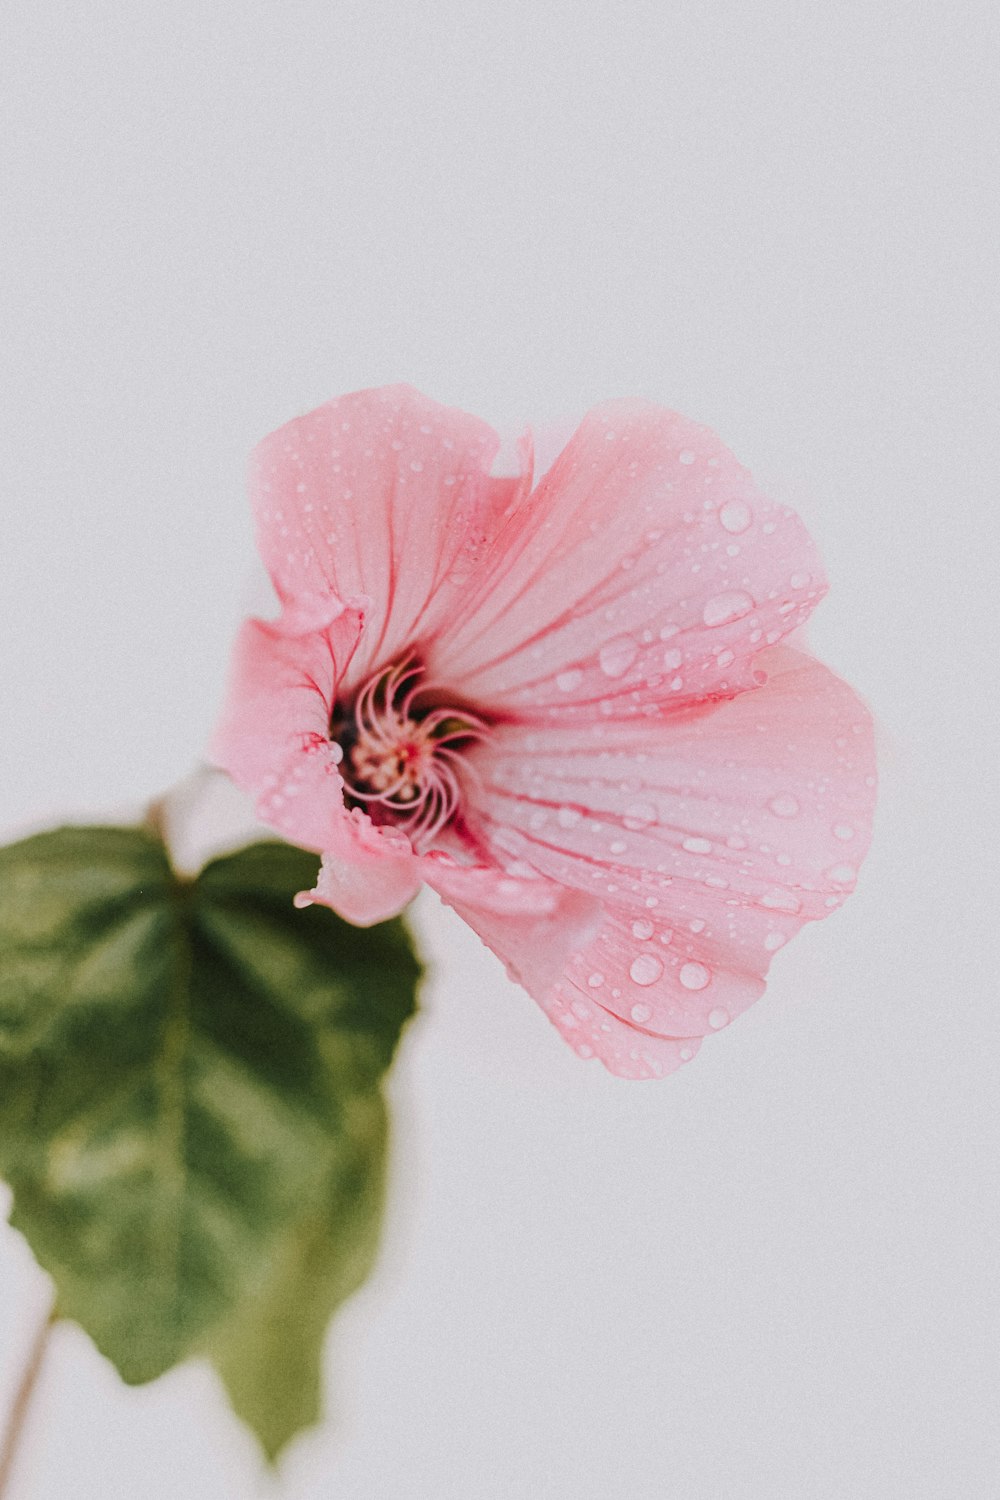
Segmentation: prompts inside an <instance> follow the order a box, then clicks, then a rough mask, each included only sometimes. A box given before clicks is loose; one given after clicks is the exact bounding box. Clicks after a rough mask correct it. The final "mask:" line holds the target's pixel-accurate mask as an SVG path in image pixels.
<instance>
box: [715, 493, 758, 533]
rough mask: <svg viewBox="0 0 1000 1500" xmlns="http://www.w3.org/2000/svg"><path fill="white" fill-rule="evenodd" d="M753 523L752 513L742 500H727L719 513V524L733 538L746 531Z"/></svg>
mask: <svg viewBox="0 0 1000 1500" xmlns="http://www.w3.org/2000/svg"><path fill="white" fill-rule="evenodd" d="M752 521H753V511H752V510H751V509H750V507H749V505H747V504H746V502H745V501H743V500H727V501H726V503H725V505H724V506H722V508H721V510H720V511H719V522H720V524H721V525H722V526H723V527H724V528H725V530H726V531H729V532H732V534H733V536H739V534H740V532H741V531H746V530H747V528H748V527H749V525H750V523H751V522H752Z"/></svg>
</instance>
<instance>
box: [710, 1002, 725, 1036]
mask: <svg viewBox="0 0 1000 1500" xmlns="http://www.w3.org/2000/svg"><path fill="white" fill-rule="evenodd" d="M729 1020H730V1016H729V1012H728V1010H724V1009H723V1008H722V1006H721V1005H717V1006H716V1007H715V1009H714V1010H710V1011H709V1013H708V1024H709V1026H711V1028H712V1030H713V1031H721V1030H722V1028H723V1026H728V1025H729Z"/></svg>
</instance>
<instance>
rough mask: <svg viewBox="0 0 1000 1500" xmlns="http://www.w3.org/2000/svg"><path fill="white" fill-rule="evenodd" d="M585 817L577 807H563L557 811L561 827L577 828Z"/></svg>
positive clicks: (557, 820) (557, 819) (557, 818)
mask: <svg viewBox="0 0 1000 1500" xmlns="http://www.w3.org/2000/svg"><path fill="white" fill-rule="evenodd" d="M582 819H583V813H582V812H580V811H579V809H578V808H575V807H561V808H560V809H559V811H558V812H557V813H556V822H557V823H558V824H559V827H560V828H575V827H576V825H577V824H578V823H579V822H581V821H582Z"/></svg>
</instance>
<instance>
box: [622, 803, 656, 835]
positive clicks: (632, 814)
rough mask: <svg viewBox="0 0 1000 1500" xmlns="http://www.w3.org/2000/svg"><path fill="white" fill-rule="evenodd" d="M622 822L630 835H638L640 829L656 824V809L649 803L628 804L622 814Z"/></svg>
mask: <svg viewBox="0 0 1000 1500" xmlns="http://www.w3.org/2000/svg"><path fill="white" fill-rule="evenodd" d="M622 822H623V823H624V824H625V827H626V828H627V829H628V830H629V832H630V833H638V832H639V830H640V828H648V827H649V825H650V823H655V822H656V808H655V807H654V806H653V805H652V803H651V802H630V803H629V805H628V807H626V809H625V811H624V813H623V814H622Z"/></svg>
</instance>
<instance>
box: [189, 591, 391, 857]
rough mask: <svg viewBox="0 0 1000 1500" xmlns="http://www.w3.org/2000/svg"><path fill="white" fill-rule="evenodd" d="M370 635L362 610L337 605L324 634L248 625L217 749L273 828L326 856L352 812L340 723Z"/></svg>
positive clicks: (218, 759) (239, 643)
mask: <svg viewBox="0 0 1000 1500" xmlns="http://www.w3.org/2000/svg"><path fill="white" fill-rule="evenodd" d="M361 629H362V616H361V613H360V611H359V610H357V609H355V608H345V607H344V606H343V605H341V604H339V603H338V602H337V601H335V600H334V601H331V603H330V607H329V618H328V620H327V622H326V624H325V626H324V627H323V628H319V629H314V630H309V631H305V632H302V633H291V632H289V631H288V629H287V628H286V627H285V624H284V621H282V620H277V621H273V622H269V621H264V620H248V621H246V623H245V624H244V625H243V626H242V628H241V630H240V633H239V635H238V636H237V639H236V645H235V649H234V652H233V658H232V662H231V665H230V671H229V682H228V687H227V694H226V700H225V704H224V706H223V711H222V714H221V716H220V719H219V723H218V725H217V727H216V730H215V733H214V735H213V737H212V741H211V744H210V745H209V750H208V754H209V757H210V759H212V760H213V761H214V762H215V764H216V765H219V766H221V767H222V768H223V770H225V771H228V772H229V774H230V776H232V778H233V780H234V781H235V782H236V784H237V785H238V786H240V787H242V788H243V789H244V790H245V791H247V792H249V793H251V794H252V795H253V796H255V797H256V799H257V811H258V815H259V816H260V817H261V818H263V819H264V821H265V822H268V823H271V824H272V825H273V826H274V827H277V828H279V830H280V831H281V832H282V833H283V834H284V835H285V837H286V838H289V839H291V840H292V842H293V843H299V844H303V845H305V846H306V847H308V848H313V849H317V850H321V849H324V848H327V847H329V845H328V839H329V837H330V831H331V829H332V827H333V822H334V819H335V817H336V816H337V815H338V814H340V813H341V812H342V810H343V796H342V790H341V788H342V782H341V778H340V775H339V773H338V771H337V767H336V761H335V759H334V756H335V755H336V754H337V751H336V750H334V748H333V747H332V746H331V745H330V743H329V735H330V714H331V712H332V710H333V704H334V700H335V698H336V694H337V685H338V683H339V682H340V681H341V679H342V677H343V675H344V672H345V670H346V669H347V667H348V665H349V663H350V661H351V657H352V655H353V653H354V651H355V649H356V647H357V642H358V639H359V637H360V634H361Z"/></svg>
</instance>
